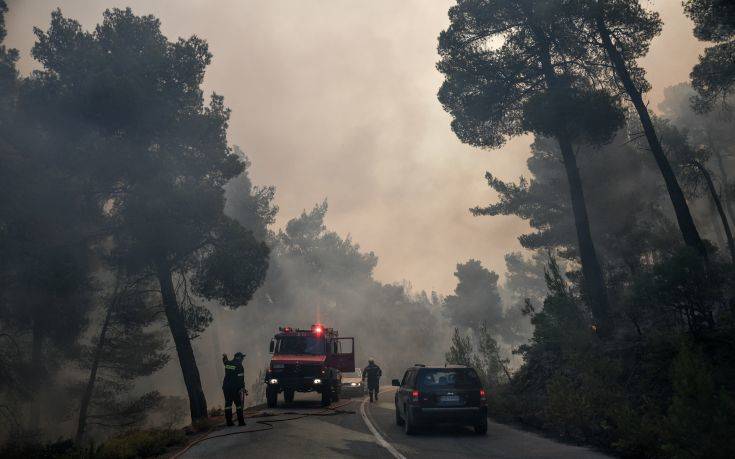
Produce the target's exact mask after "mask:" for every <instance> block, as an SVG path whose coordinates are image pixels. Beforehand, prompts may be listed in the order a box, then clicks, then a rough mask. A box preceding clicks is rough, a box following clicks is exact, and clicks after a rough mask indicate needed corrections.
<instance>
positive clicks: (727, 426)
mask: <svg viewBox="0 0 735 459" xmlns="http://www.w3.org/2000/svg"><path fill="white" fill-rule="evenodd" d="M707 360H708V359H707V357H706V356H705V355H704V354H703V353H702V351H701V350H700V349H698V348H696V347H694V346H692V345H691V344H690V343H686V342H685V343H682V345H681V347H680V349H679V353H678V355H677V357H676V359H675V360H674V361H673V365H672V366H673V368H672V373H673V375H672V383H673V389H674V395H673V397H672V399H671V404H670V405H669V408H668V411H667V413H666V416H665V418H664V425H663V429H662V436H663V438H664V443H663V445H662V447H661V449H662V450H663V452H664V453H665V454H666V455H667V456H669V457H676V458H688V457H713V458H717V457H721V458H726V457H733V455H735V438H733V435H732V432H733V431H735V394H733V393H732V392H728V391H726V390H724V388H722V387H719V388H718V385H717V384H716V383H715V378H714V374H713V371H712V368H711V367H710V365H709V364H708V363H707Z"/></svg>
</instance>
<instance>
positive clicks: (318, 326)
mask: <svg viewBox="0 0 735 459" xmlns="http://www.w3.org/2000/svg"><path fill="white" fill-rule="evenodd" d="M311 330H312V331H313V332H314V333H315V334H317V335H321V334H322V332H323V331H324V327H323V326H322V324H314V325H312V327H311Z"/></svg>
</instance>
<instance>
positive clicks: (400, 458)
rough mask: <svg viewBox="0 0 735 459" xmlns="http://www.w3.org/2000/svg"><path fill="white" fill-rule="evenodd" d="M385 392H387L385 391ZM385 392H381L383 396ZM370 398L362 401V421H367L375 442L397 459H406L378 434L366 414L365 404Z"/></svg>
mask: <svg viewBox="0 0 735 459" xmlns="http://www.w3.org/2000/svg"><path fill="white" fill-rule="evenodd" d="M384 392H385V391H384ZM382 393H383V392H381V394H382ZM367 401H368V398H367V397H365V398H364V399H363V400H362V403H361V404H360V415H361V416H362V420H363V421H365V425H366V426H367V427H368V429H370V432H372V433H373V436H374V437H375V440H377V442H378V444H379V445H380V446H382V447H383V448H385V449H387V450H388V452H389V453H390V454H391V455H392V456H393V457H394V458H396V459H406V456H404V455H403V454H401V453H400V452H399V451H398V450H397V449H395V448H394V447H393V445H391V444H390V443H388V442H387V441H386V439H385V438H383V436H382V435H380V432H378V429H376V428H375V426H374V425H373V423H372V421H371V420H370V418H369V417H368V415H367V413H366V412H365V404H366V403H367Z"/></svg>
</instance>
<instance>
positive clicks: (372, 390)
mask: <svg viewBox="0 0 735 459" xmlns="http://www.w3.org/2000/svg"><path fill="white" fill-rule="evenodd" d="M381 376H383V371H382V370H381V369H380V367H379V366H377V365H375V359H372V358H371V359H368V366H366V367H365V368H363V370H362V380H363V381H365V379H367V388H368V393H369V394H370V403H372V402H373V397H375V400H376V401H377V400H378V387H380V377H381Z"/></svg>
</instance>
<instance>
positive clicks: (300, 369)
mask: <svg viewBox="0 0 735 459" xmlns="http://www.w3.org/2000/svg"><path fill="white" fill-rule="evenodd" d="M283 374H284V376H313V377H316V376H319V374H320V369H319V365H298V364H295V363H287V364H286V365H285V366H284V368H283Z"/></svg>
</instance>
